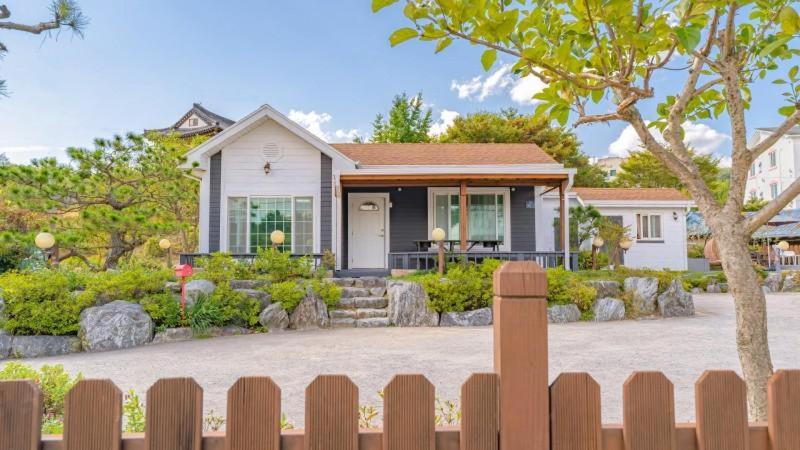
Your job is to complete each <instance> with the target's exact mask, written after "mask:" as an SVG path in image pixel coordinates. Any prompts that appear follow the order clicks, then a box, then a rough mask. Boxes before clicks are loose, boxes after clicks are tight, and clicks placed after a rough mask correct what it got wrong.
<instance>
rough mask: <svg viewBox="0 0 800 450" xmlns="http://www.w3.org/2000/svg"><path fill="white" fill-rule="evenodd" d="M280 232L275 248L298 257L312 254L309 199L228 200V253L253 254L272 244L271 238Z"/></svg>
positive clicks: (312, 226) (312, 205)
mask: <svg viewBox="0 0 800 450" xmlns="http://www.w3.org/2000/svg"><path fill="white" fill-rule="evenodd" d="M275 230H281V231H283V233H284V235H285V239H284V242H283V244H282V245H280V246H279V247H278V248H279V249H280V250H281V251H289V252H292V253H298V254H311V253H313V252H314V199H313V198H312V197H300V196H298V197H290V196H282V197H229V198H228V251H229V252H231V253H256V252H258V249H259V248H266V247H269V246H271V245H272V242H271V238H270V235H271V233H272V232H273V231H275Z"/></svg>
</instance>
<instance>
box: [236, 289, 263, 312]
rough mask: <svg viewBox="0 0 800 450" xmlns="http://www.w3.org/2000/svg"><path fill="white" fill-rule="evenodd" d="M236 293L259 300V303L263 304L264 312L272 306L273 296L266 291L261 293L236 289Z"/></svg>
mask: <svg viewBox="0 0 800 450" xmlns="http://www.w3.org/2000/svg"><path fill="white" fill-rule="evenodd" d="M234 291H236V292H241V293H242V294H244V295H246V296H248V297H250V298H252V299H255V300H258V302H259V303H261V310H262V311H263V310H264V308H266V307H267V306H269V305H271V304H272V296H271V295H269V294H268V293H266V292H264V291H259V290H258V289H234Z"/></svg>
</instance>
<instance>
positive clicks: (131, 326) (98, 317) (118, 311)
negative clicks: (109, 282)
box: [78, 300, 153, 352]
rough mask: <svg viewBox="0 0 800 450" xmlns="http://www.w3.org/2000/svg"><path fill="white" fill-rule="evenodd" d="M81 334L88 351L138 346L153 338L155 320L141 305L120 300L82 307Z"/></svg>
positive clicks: (79, 333) (79, 334) (84, 346)
mask: <svg viewBox="0 0 800 450" xmlns="http://www.w3.org/2000/svg"><path fill="white" fill-rule="evenodd" d="M78 336H80V338H81V343H82V344H83V349H84V350H86V351H87V352H101V351H105V350H119V349H123V348H130V347H136V346H139V345H144V344H147V343H148V342H150V341H151V340H152V338H153V321H152V320H151V319H150V316H149V315H148V314H147V313H146V312H145V311H144V309H143V308H142V305H139V304H137V303H131V302H126V301H123V300H117V301H113V302H111V303H108V304H106V305H103V306H95V307H92V308H87V309H85V310H83V312H82V313H81V322H80V331H79V332H78Z"/></svg>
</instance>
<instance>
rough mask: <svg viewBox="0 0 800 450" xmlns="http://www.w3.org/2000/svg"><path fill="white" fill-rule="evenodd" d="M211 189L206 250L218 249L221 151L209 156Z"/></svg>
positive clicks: (216, 250)
mask: <svg viewBox="0 0 800 450" xmlns="http://www.w3.org/2000/svg"><path fill="white" fill-rule="evenodd" d="M210 180H211V190H210V194H211V195H210V198H209V205H208V251H209V252H218V251H219V250H220V248H219V244H220V236H219V233H220V211H221V205H222V152H217V153H216V154H215V155H213V156H212V157H211V174H210Z"/></svg>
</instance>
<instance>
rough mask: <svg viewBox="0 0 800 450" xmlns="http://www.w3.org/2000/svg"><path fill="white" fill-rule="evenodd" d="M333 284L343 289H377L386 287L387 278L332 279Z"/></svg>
mask: <svg viewBox="0 0 800 450" xmlns="http://www.w3.org/2000/svg"><path fill="white" fill-rule="evenodd" d="M330 281H331V282H333V283H336V284H338V285H339V286H341V287H355V288H367V289H370V288H376V287H383V288H385V287H386V278H381V277H360V278H331V279H330Z"/></svg>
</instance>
